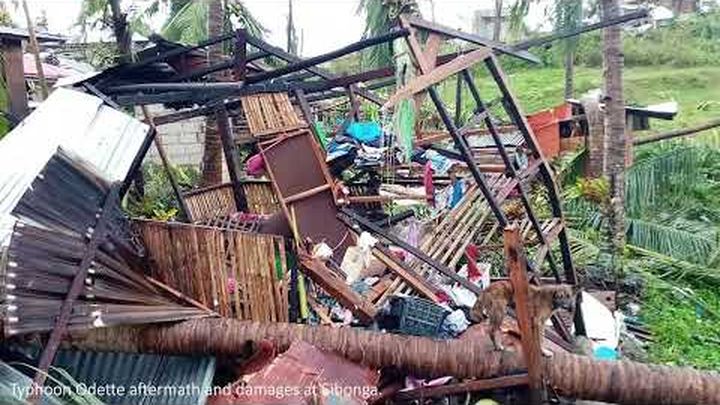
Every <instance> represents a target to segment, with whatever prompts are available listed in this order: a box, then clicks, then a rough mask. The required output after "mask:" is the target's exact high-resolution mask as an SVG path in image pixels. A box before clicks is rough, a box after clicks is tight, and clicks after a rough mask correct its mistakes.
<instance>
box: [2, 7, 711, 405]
mask: <svg viewBox="0 0 720 405" xmlns="http://www.w3.org/2000/svg"><path fill="white" fill-rule="evenodd" d="M635 17H637V16H635ZM635 17H633V16H625V17H622V18H620V19H616V20H613V21H605V22H602V23H599V24H595V25H594V26H589V27H584V28H583V29H581V30H579V31H576V32H573V33H566V34H563V35H554V36H551V37H550V38H546V39H545V40H546V41H548V42H549V41H552V40H555V39H557V38H560V37H563V36H569V35H577V34H578V33H580V32H583V31H587V30H590V29H596V28H599V27H602V26H606V25H608V24H615V23H619V22H622V21H626V20H628V19H630V18H635ZM395 40H398V41H403V43H404V44H405V47H406V51H407V54H406V55H404V58H398V65H397V66H389V67H385V68H380V69H375V70H371V71H366V72H361V73H355V74H350V75H345V76H336V75H333V74H331V73H329V72H327V71H325V70H323V69H321V68H319V67H318V65H319V64H321V63H325V62H328V61H331V60H334V59H337V58H340V57H342V56H345V55H349V54H351V53H355V52H359V51H361V50H363V49H366V48H369V47H372V46H379V45H380V46H381V45H383V44H387V43H388V42H390V41H395ZM449 40H453V41H464V42H465V43H469V44H470V46H469V47H464V48H458V49H463V50H461V51H456V52H453V53H450V54H444V55H440V54H439V50H440V49H443V44H445V43H447V41H449ZM223 42H228V43H232V44H233V47H234V52H233V56H232V57H231V58H228V59H227V60H226V61H223V62H221V63H218V64H214V65H208V63H207V62H206V61H205V58H204V53H202V52H198V50H199V49H202V48H205V47H208V46H212V45H215V44H218V43H223ZM537 43H538V42H537V41H533V42H530V43H526V44H518V45H515V46H510V45H505V44H501V43H494V42H492V41H488V40H485V39H483V38H479V37H477V36H474V35H470V34H466V33H463V32H459V31H455V30H452V29H448V28H446V27H442V26H439V25H436V24H433V23H429V22H427V21H423V20H420V19H417V18H414V17H402V18H401V20H400V27H399V28H398V29H395V30H393V31H391V32H389V33H387V34H385V35H382V36H380V37H376V38H369V39H365V40H362V41H360V42H357V43H354V44H351V45H348V46H347V47H344V48H342V49H339V50H337V51H334V52H331V53H328V54H325V55H320V56H317V57H313V58H309V59H299V58H298V57H296V56H294V55H290V54H288V53H286V52H284V51H282V50H280V49H278V48H275V47H272V46H270V45H268V44H267V43H265V42H263V41H262V40H260V39H258V38H254V37H252V36H250V35H248V34H247V33H246V32H245V31H242V30H240V31H237V32H233V33H230V34H227V35H225V36H222V37H219V38H213V39H210V40H208V41H206V42H204V43H201V44H198V45H197V46H193V47H187V46H182V45H179V44H173V46H170V47H169V45H168V43H163V44H162V46H157V47H155V48H150V49H148V50H146V51H143V52H142V53H141V54H140V58H139V60H138V61H137V62H133V63H128V64H122V65H118V66H115V67H112V68H110V69H107V70H105V71H103V72H101V73H99V74H97V75H95V76H92V77H89V78H88V77H85V78H83V80H82V81H79V82H76V83H73V84H71V85H69V86H70V87H72V88H60V89H57V90H55V92H54V93H53V94H52V95H51V96H50V98H49V99H48V100H47V101H45V102H44V103H43V104H42V105H40V106H39V107H38V109H37V110H36V111H35V112H34V113H33V114H31V115H30V116H29V117H27V118H26V119H25V120H24V121H23V122H22V123H21V124H20V125H19V126H18V127H17V128H15V129H14V130H13V131H12V132H11V133H10V134H8V135H7V137H6V138H5V139H3V141H2V142H0V161H2V162H3V163H2V166H1V169H0V184H1V187H2V189H3V193H2V196H1V197H0V208H1V209H2V211H0V214H2V215H3V216H2V218H0V220H2V224H3V228H2V229H1V230H0V231H2V234H1V236H2V239H3V240H5V244H6V246H7V249H6V252H5V254H4V261H3V273H2V274H3V279H2V286H3V290H4V291H3V292H4V295H3V305H4V306H3V308H4V311H3V318H2V323H3V331H4V339H5V340H4V341H3V345H2V353H0V355H1V356H0V357H1V358H2V359H3V360H4V361H5V362H3V363H0V373H1V374H2V375H3V376H4V377H5V376H6V377H7V381H11V383H10V385H7V386H5V385H3V384H4V383H0V392H2V393H3V394H4V393H5V391H6V390H5V389H6V388H7V389H9V388H8V387H10V386H11V385H12V386H13V387H16V388H17V387H19V389H17V390H10V391H8V392H10V394H9V398H13V400H16V401H21V400H23V399H28V400H29V401H35V402H36V403H39V402H37V401H40V400H42V401H44V402H47V403H67V402H69V401H70V400H69V399H68V398H70V397H72V395H76V396H78V395H79V396H85V395H87V396H90V397H94V398H96V399H97V398H99V400H101V401H103V402H107V403H138V404H139V403H143V404H147V403H158V404H169V403H176V404H205V403H207V404H240V403H246V404H271V403H272V404H277V403H288V404H289V403H293V404H295V403H405V402H412V401H420V402H423V403H425V402H426V401H427V400H428V399H432V398H447V400H448V401H449V400H451V399H452V400H458V398H460V399H462V400H463V401H464V403H469V401H470V399H471V398H472V399H473V400H474V401H478V400H491V399H493V400H496V401H501V402H517V403H527V402H528V401H530V402H535V403H539V402H541V401H543V400H547V399H553V398H559V397H576V398H584V399H596V400H606V401H617V402H622V403H685V402H698V403H700V402H703V403H705V402H706V403H714V402H717V400H718V399H720V388H718V387H719V384H718V377H717V376H715V375H710V374H701V373H698V372H695V371H692V370H672V369H667V368H665V369H663V368H660V369H656V368H649V367H646V366H644V365H640V364H635V363H629V362H612V363H599V362H597V360H594V359H593V358H592V357H596V358H608V357H609V358H614V357H615V356H616V354H617V353H616V351H615V349H616V347H617V336H616V333H617V328H616V325H615V324H612V322H613V321H612V320H613V319H614V318H613V317H612V314H611V310H610V309H607V308H606V307H605V306H604V305H603V304H601V303H600V301H598V300H596V299H595V298H594V297H593V296H592V295H589V294H587V293H582V294H579V295H577V297H575V296H574V297H573V298H572V300H573V304H578V305H577V306H576V310H575V311H566V310H560V308H559V307H555V304H554V303H553V308H552V310H553V313H554V316H553V317H552V319H551V321H552V322H551V323H552V326H550V325H547V326H546V325H544V324H542V325H538V323H537V322H534V320H535V318H536V315H538V314H537V313H536V310H535V309H534V308H535V307H534V305H535V302H533V301H532V291H534V289H535V288H539V287H537V286H538V285H548V284H569V285H573V286H575V285H577V284H578V280H577V277H576V274H575V269H574V267H573V262H572V252H571V249H570V245H569V241H568V235H567V229H566V226H565V221H564V219H563V214H562V210H561V203H560V199H559V195H558V187H557V185H556V183H555V179H554V174H553V170H552V168H551V167H550V165H549V163H548V160H547V159H548V156H554V155H556V154H557V153H559V151H560V145H561V143H562V144H578V143H581V142H582V141H580V142H578V141H577V140H578V139H582V138H581V137H582V136H583V134H582V132H583V131H582V128H581V126H576V125H574V124H573V122H574V121H573V118H572V116H573V114H572V111H571V110H570V107H561V108H558V109H556V110H555V111H553V112H549V113H547V112H546V113H543V114H542V115H536V116H531V117H526V116H525V114H524V113H523V112H522V110H521V107H520V106H519V104H518V102H517V99H516V98H515V96H514V95H513V94H512V92H511V90H510V88H509V85H508V83H507V80H506V78H505V76H504V73H503V72H502V69H501V67H500V64H499V63H498V60H497V57H496V54H505V55H509V56H511V57H516V58H520V59H523V60H526V61H530V62H534V61H536V58H535V57H534V56H533V55H531V54H530V53H528V52H527V51H526V49H527V48H529V47H530V46H531V45H536V44H537ZM446 48H448V47H446ZM270 59H274V60H275V63H273V64H270V63H268V62H269V60H270ZM403 59H404V62H403ZM477 69H483V70H484V71H485V72H486V73H487V75H488V77H489V78H491V81H492V84H493V85H494V90H493V93H492V94H497V95H499V97H498V98H496V99H493V100H486V99H484V98H483V96H484V95H481V93H480V91H479V90H478V87H477V86H476V84H475V78H474V77H475V75H474V74H473V72H474V71H475V70H477ZM399 72H402V73H403V74H404V75H405V77H404V78H403V79H402V80H401V83H402V85H400V86H398V87H397V88H396V89H395V90H394V91H393V92H392V95H391V96H390V97H389V98H388V99H387V100H386V99H383V98H382V97H380V96H379V95H378V94H376V93H375V92H374V91H375V90H377V89H381V88H383V87H388V86H389V85H392V84H395V82H396V81H395V80H390V81H388V80H387V78H390V77H394V76H396V74H398V75H399ZM413 72H414V73H413ZM209 76H212V79H208V77H209ZM451 77H453V78H457V89H458V91H457V93H456V102H455V111H454V116H451V113H450V112H449V110H448V108H447V106H446V105H445V103H444V101H443V98H442V97H441V96H440V94H439V93H440V91H439V89H440V87H439V85H440V84H441V83H442V82H443V81H445V80H447V79H449V78H451ZM467 94H469V95H470V97H471V103H470V104H472V109H471V110H472V111H470V114H469V116H468V114H467V112H466V111H463V109H462V106H463V105H464V103H463V102H462V97H463V96H464V95H467ZM331 99H332V100H337V99H341V100H342V101H344V102H346V103H347V104H348V108H347V115H346V116H345V117H344V119H343V120H341V121H340V122H336V123H331V124H336V125H333V126H332V128H333V129H332V133H328V131H326V130H325V126H324V125H323V119H325V121H327V115H328V110H329V109H332V108H336V107H337V103H335V104H333V106H331V107H328V103H327V101H326V100H331ZM363 102H365V103H373V104H376V105H377V106H379V111H380V117H378V118H376V120H375V121H373V120H370V119H367V117H364V114H363V112H362V111H363V108H362V103H363ZM149 104H164V105H166V106H168V107H169V108H174V109H176V110H177V111H175V112H171V113H168V114H164V115H157V116H153V115H152V114H151V113H150V112H149V110H148V108H146V105H149ZM427 104H431V105H432V106H433V109H434V112H435V113H436V116H437V117H438V120H437V125H435V126H434V127H432V128H427V127H423V126H422V125H420V124H418V125H417V126H416V125H414V122H415V121H417V118H418V116H419V112H420V109H421V108H422V106H423V105H427ZM123 107H137V109H138V110H142V112H143V115H144V122H140V121H138V120H136V119H134V118H132V117H130V116H129V115H127V114H125V113H123V112H121V110H122V108H123ZM574 108H576V109H577V108H580V107H574ZM548 114H549V115H548ZM202 116H211V117H214V118H215V121H216V123H217V131H218V133H219V137H220V141H221V143H222V147H223V151H224V156H225V162H226V163H227V174H228V178H229V182H226V183H223V184H217V185H212V186H210V187H205V188H199V189H194V190H186V191H183V190H182V189H181V187H180V186H179V184H178V182H177V180H176V179H175V176H174V173H173V171H172V170H171V167H170V164H171V163H170V162H168V161H167V157H166V155H165V153H164V150H163V142H162V139H161V137H162V126H163V125H167V124H171V123H175V122H180V121H183V120H187V119H190V118H193V117H202ZM325 124H327V122H325ZM573 138H577V139H573ZM561 141H562V142H561ZM153 145H154V147H155V148H157V149H158V155H159V156H160V158H161V159H162V163H163V164H164V166H165V169H166V175H167V176H168V178H169V180H170V183H171V184H172V187H173V191H174V194H175V197H176V199H177V204H178V207H179V208H180V216H179V221H170V222H165V221H154V220H146V219H138V218H128V217H127V216H126V214H125V213H124V212H123V211H122V209H121V206H122V201H123V199H124V198H125V196H126V194H128V192H129V190H131V188H132V187H133V182H134V180H135V179H136V177H137V174H138V172H139V170H141V165H142V162H143V160H144V159H145V157H146V155H147V153H148V150H149V149H150V148H151V147H153ZM241 149H242V150H243V151H247V152H249V153H242V154H241V153H239V151H240V150H241ZM241 156H247V158H245V159H244V161H241V159H240V157H241ZM389 207H392V210H389ZM525 256H527V257H528V259H525ZM545 274H547V275H548V277H545V276H543V275H545ZM508 279H509V280H510V281H509V284H508V281H506V280H508ZM495 282H501V283H505V285H511V286H512V291H513V292H512V294H513V297H512V298H513V299H512V301H514V309H512V310H511V311H510V312H509V313H508V314H505V313H504V312H505V309H504V308H503V315H507V316H506V317H505V320H504V323H503V325H502V326H501V328H500V330H501V332H502V337H501V340H502V342H503V343H504V349H503V350H497V349H498V348H497V347H493V346H492V343H491V339H489V337H490V335H492V334H493V333H494V332H495V331H493V330H491V327H490V326H489V325H487V324H486V323H483V322H478V321H479V319H478V317H477V316H473V315H472V311H471V308H473V307H474V306H475V304H476V300H477V297H478V296H479V295H482V294H483V292H484V291H485V290H486V289H487V288H493V287H491V286H492V285H493V283H495ZM556 310H557V311H556ZM584 318H585V319H584ZM608 320H610V322H611V324H610V325H608ZM537 336H542V339H536V338H535V337H537ZM576 336H584V337H586V338H585V339H586V340H587V338H589V340H588V346H589V351H590V357H586V356H577V355H574V354H570V353H571V352H573V351H576V349H577V347H578V346H579V345H578V344H577V340H578V339H577V338H576ZM613 339H615V341H614V343H613V342H611V341H612V340H613ZM540 340H542V342H541V341H540ZM541 346H544V347H546V348H549V349H550V350H551V351H552V352H554V355H553V356H552V357H543V356H542V354H541ZM608 352H609V353H608ZM603 356H604V357H603ZM58 369H64V370H65V373H64V374H62V377H59V376H58V375H59V374H58V372H57V370H58ZM25 373H26V374H25ZM641 373H642V376H643V380H644V382H643V383H642V384H639V385H640V387H637V386H633V387H631V386H630V385H629V381H630V380H631V378H632V377H638V378H639V377H640V375H641ZM622 376H627V379H625V378H623V377H622ZM690 383H693V384H695V385H694V386H689V385H690ZM40 387H46V388H47V389H45V390H41V389H40ZM63 387H65V388H68V387H69V391H72V392H66V391H63V390H62V389H61V388H63ZM78 387H82V388H83V389H82V392H81V393H79V392H78V389H79V388H78ZM679 387H682V390H680V388H679ZM33 388H34V389H33ZM111 388H112V389H111ZM133 390H134V391H133ZM678 392H682V395H680V394H678ZM28 394H29V395H28ZM72 398H75V397H72ZM480 403H488V402H480Z"/></svg>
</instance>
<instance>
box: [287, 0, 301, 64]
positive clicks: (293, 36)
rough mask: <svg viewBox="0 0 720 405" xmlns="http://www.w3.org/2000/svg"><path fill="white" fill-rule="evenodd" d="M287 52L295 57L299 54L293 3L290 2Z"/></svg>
mask: <svg viewBox="0 0 720 405" xmlns="http://www.w3.org/2000/svg"><path fill="white" fill-rule="evenodd" d="M286 31H287V32H286V34H287V51H288V53H291V54H293V55H297V54H298V44H297V33H296V32H295V21H294V20H293V2H292V0H288V22H287V29H286Z"/></svg>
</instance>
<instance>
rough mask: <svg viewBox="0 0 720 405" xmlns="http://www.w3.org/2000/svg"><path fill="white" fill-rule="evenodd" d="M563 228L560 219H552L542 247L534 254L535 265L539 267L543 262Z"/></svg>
mask: <svg viewBox="0 0 720 405" xmlns="http://www.w3.org/2000/svg"><path fill="white" fill-rule="evenodd" d="M564 228H565V225H564V224H563V221H562V220H561V219H560V218H554V219H553V222H552V226H551V227H550V229H549V230H548V231H547V232H546V233H545V240H544V241H543V242H542V245H540V246H539V247H538V250H537V253H535V263H536V265H538V266H539V265H540V264H541V263H542V262H543V260H545V256H546V255H547V254H548V252H550V245H551V244H552V243H553V242H554V241H555V239H557V238H558V236H559V235H560V232H562V230H563V229H564Z"/></svg>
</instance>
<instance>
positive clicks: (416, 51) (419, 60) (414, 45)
mask: <svg viewBox="0 0 720 405" xmlns="http://www.w3.org/2000/svg"><path fill="white" fill-rule="evenodd" d="M400 26H401V27H403V28H406V29H407V30H408V32H409V33H410V35H408V36H407V37H405V41H406V42H407V44H408V48H410V53H411V54H412V56H413V59H414V60H415V65H416V66H417V67H418V69H419V70H420V72H421V73H422V74H427V73H430V71H431V70H432V68H433V67H434V66H433V65H431V64H430V62H429V61H428V60H427V59H426V58H425V54H424V52H423V50H422V48H421V47H420V42H419V41H418V39H417V32H416V30H415V29H414V28H412V27H411V26H410V24H409V23H408V21H407V17H406V16H404V15H402V14H401V15H400Z"/></svg>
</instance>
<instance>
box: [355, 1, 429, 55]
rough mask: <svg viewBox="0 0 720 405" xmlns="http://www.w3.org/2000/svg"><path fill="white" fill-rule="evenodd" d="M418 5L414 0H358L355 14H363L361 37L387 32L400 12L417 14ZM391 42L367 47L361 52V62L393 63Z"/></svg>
mask: <svg viewBox="0 0 720 405" xmlns="http://www.w3.org/2000/svg"><path fill="white" fill-rule="evenodd" d="M417 13H419V6H418V2H417V1H416V0H360V4H359V6H358V9H357V14H362V15H364V16H365V31H364V32H363V38H369V37H375V36H378V35H382V34H385V33H386V32H388V31H389V30H390V29H391V28H392V27H393V26H394V25H395V24H396V21H397V17H398V16H399V15H400V14H417ZM393 55H394V50H393V43H392V42H390V43H387V44H382V45H378V46H374V47H372V48H369V49H368V50H367V52H364V53H363V64H364V65H367V66H375V67H379V66H387V65H390V64H392V63H393Z"/></svg>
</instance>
